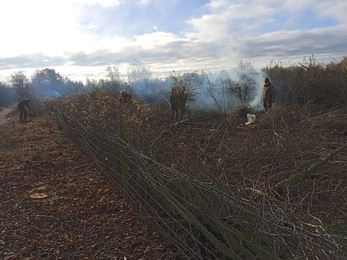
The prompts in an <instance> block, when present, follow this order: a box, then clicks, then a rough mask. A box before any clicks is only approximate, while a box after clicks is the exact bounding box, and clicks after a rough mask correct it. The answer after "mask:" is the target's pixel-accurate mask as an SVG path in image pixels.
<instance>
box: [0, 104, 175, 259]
mask: <svg viewBox="0 0 347 260" xmlns="http://www.w3.org/2000/svg"><path fill="white" fill-rule="evenodd" d="M16 112H17V111H16V110H15V111H14V112H13V113H11V109H5V110H2V111H1V113H0V196H1V201H0V232H1V236H0V258H1V259H5V260H9V259H26V260H29V259H137V260H138V259H182V256H180V255H179V253H177V252H176V250H175V248H174V247H173V246H172V245H171V244H170V242H168V240H167V239H166V238H164V237H162V236H161V235H160V234H159V233H158V232H156V231H155V230H153V229H152V228H151V227H150V225H148V223H146V221H145V220H141V219H139V218H137V216H138V213H137V212H136V210H135V209H134V208H133V207H132V206H131V205H130V204H129V203H128V202H127V201H126V200H125V199H124V198H123V197H122V193H121V191H117V190H116V188H115V187H114V186H112V185H111V184H110V183H109V182H108V181H107V179H106V177H104V176H103V174H102V173H100V172H99V170H98V169H97V168H96V167H95V166H94V165H92V164H91V163H90V162H88V160H87V159H86V157H85V156H84V155H83V154H81V153H80V152H79V151H78V150H77V149H75V147H74V145H73V144H72V143H71V141H70V140H69V139H68V138H67V137H66V136H65V135H64V134H63V133H62V132H60V131H59V130H58V129H57V128H56V126H55V124H54V123H53V122H52V121H50V119H49V118H48V117H45V116H42V117H37V118H33V119H29V121H28V122H26V123H19V120H18V116H17V114H16ZM7 115H10V117H9V118H8V117H7Z"/></svg>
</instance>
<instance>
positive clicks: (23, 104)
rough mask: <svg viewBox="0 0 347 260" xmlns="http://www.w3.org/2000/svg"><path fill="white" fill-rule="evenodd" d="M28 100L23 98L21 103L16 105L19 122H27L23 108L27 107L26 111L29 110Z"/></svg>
mask: <svg viewBox="0 0 347 260" xmlns="http://www.w3.org/2000/svg"><path fill="white" fill-rule="evenodd" d="M29 101H30V99H29V98H24V99H22V100H21V101H19V103H18V109H19V120H20V121H23V119H24V121H26V120H27V111H26V109H25V107H28V109H29V110H30V106H29Z"/></svg>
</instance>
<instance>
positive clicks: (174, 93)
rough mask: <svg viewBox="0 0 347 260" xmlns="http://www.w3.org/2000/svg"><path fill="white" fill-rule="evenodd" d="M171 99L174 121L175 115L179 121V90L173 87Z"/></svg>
mask: <svg viewBox="0 0 347 260" xmlns="http://www.w3.org/2000/svg"><path fill="white" fill-rule="evenodd" d="M169 101H170V104H171V120H172V121H173V119H174V116H175V117H176V121H178V112H179V99H178V93H177V90H175V89H172V91H171V95H170V99H169Z"/></svg>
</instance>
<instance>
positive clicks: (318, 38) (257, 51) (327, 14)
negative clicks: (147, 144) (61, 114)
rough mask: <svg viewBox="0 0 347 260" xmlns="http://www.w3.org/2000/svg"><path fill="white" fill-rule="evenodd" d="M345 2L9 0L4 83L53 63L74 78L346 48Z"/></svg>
mask: <svg viewBox="0 0 347 260" xmlns="http://www.w3.org/2000/svg"><path fill="white" fill-rule="evenodd" d="M346 13H347V1H346V0H319V1H317V0H281V1H278V0H165V1H164V0H54V1H53V0H30V1H28V0H11V1H1V2H0V36H1V40H0V81H7V80H8V77H9V76H10V75H11V74H12V73H14V72H17V71H22V72H24V73H25V74H26V75H27V76H28V77H30V76H31V75H33V73H35V72H36V71H37V70H43V69H45V68H49V69H54V70H55V71H56V72H57V73H59V74H61V75H62V76H66V77H68V78H69V79H72V80H78V81H85V80H86V79H87V78H88V79H99V78H106V68H107V66H109V65H110V66H112V67H116V68H118V69H119V71H120V72H121V73H122V75H125V74H126V71H127V68H129V66H130V64H131V63H133V62H134V61H138V62H140V63H142V64H145V65H146V66H148V67H149V68H150V70H151V72H152V74H153V76H154V77H167V76H169V74H170V73H171V72H172V71H174V70H175V71H176V72H181V73H184V72H191V71H201V70H203V71H204V72H206V73H210V72H211V73H213V72H217V71H220V70H224V69H232V68H237V67H238V65H239V64H240V62H241V61H247V62H250V63H252V64H253V65H254V67H255V68H256V69H259V70H260V69H261V68H263V67H265V66H268V65H270V64H273V63H274V62H275V63H278V62H282V64H294V65H295V64H298V62H302V61H303V59H304V58H305V57H306V58H307V57H310V56H311V55H314V56H315V57H316V58H317V61H318V62H322V63H326V62H331V61H333V62H339V61H341V60H342V59H343V57H344V56H346V55H347V33H346V32H347V15H346Z"/></svg>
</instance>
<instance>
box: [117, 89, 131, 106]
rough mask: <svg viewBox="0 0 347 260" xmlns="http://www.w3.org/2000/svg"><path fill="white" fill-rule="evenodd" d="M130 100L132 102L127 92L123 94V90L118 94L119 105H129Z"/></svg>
mask: <svg viewBox="0 0 347 260" xmlns="http://www.w3.org/2000/svg"><path fill="white" fill-rule="evenodd" d="M132 100H133V97H132V96H131V95H130V94H128V93H127V92H125V91H124V90H122V91H121V92H120V97H119V102H120V103H124V104H125V103H131V102H132Z"/></svg>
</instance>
